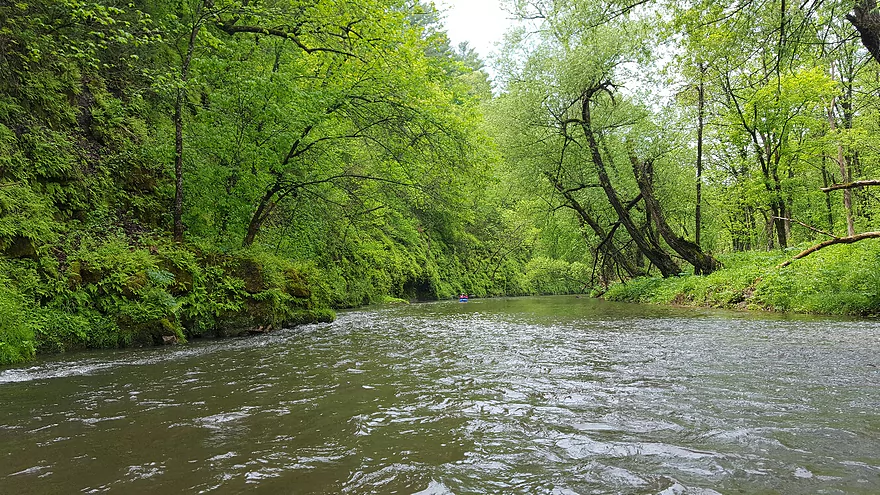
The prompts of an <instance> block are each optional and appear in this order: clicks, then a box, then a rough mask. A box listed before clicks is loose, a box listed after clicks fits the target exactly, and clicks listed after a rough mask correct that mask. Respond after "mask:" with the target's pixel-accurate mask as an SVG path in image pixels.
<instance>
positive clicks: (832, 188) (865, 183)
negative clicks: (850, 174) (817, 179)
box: [820, 180, 880, 193]
mask: <svg viewBox="0 0 880 495" xmlns="http://www.w3.org/2000/svg"><path fill="white" fill-rule="evenodd" d="M867 186H880V180H857V181H855V182H847V183H846V184H832V185H830V186H828V187H823V188H821V189H820V191H822V192H823V193H830V192H831V191H837V190H840V189H856V188H858V187H867Z"/></svg>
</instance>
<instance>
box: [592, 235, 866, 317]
mask: <svg viewBox="0 0 880 495" xmlns="http://www.w3.org/2000/svg"><path fill="white" fill-rule="evenodd" d="M796 253H797V250H790V251H788V252H786V253H757V252H750V253H734V254H731V255H728V256H724V257H723V261H724V263H725V267H724V268H723V269H722V270H718V271H717V272H715V273H712V274H711V275H708V276H705V277H698V276H693V275H688V276H683V277H679V278H673V279H661V278H657V277H643V278H638V279H635V280H630V281H628V282H626V283H620V284H616V285H614V286H612V287H611V288H609V290H608V291H607V292H606V293H605V294H604V297H605V298H607V299H609V300H615V301H630V302H642V303H654V304H683V305H688V306H710V307H719V308H737V309H766V310H772V311H794V312H800V313H817V314H838V315H860V316H867V315H877V314H880V277H878V275H877V273H878V272H877V270H878V269H880V246H878V245H877V244H876V243H873V244H872V243H861V244H855V245H850V246H834V247H831V248H826V249H823V250H820V251H818V252H817V253H815V254H813V255H811V256H808V257H806V258H803V259H801V260H797V261H795V262H794V263H792V264H791V265H789V266H788V267H786V268H781V269H780V268H778V265H779V263H780V262H782V261H784V260H786V259H788V258H790V257H791V256H794V254H796Z"/></svg>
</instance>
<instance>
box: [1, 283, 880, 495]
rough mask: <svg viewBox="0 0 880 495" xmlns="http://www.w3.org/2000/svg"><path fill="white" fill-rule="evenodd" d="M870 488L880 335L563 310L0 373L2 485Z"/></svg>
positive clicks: (621, 490)
mask: <svg viewBox="0 0 880 495" xmlns="http://www.w3.org/2000/svg"><path fill="white" fill-rule="evenodd" d="M103 492H113V493H126V494H137V493H267V494H268V493H273V494H274V493H295V494H313V493H314V494H319V493H320V494H336V493H340V494H367V493H378V494H386V493H388V494H391V493H400V494H419V495H442V494H470V493H523V494H559V495H565V494H661V495H682V494H700V495H708V494H717V493H721V494H771V493H779V494H814V493H822V494H877V493H880V322H876V321H873V320H841V319H829V318H811V317H805V316H784V315H771V314H752V313H736V312H720V311H710V310H701V309H683V308H669V307H653V306H638V305H626V304H614V303H607V302H602V301H595V300H590V299H577V298H574V297H541V298H513V299H494V300H480V299H472V300H471V301H470V302H468V303H458V302H438V303H427V304H413V305H409V306H401V307H390V308H372V309H364V310H357V311H349V312H342V313H340V314H339V318H338V320H337V321H336V322H334V323H332V324H322V325H309V326H303V327H298V328H293V329H286V330H282V331H279V332H276V333H273V334H268V335H264V336H257V337H251V338H246V339H229V340H218V341H195V342H192V343H190V344H187V345H185V346H179V347H166V348H153V349H142V350H128V351H103V352H89V353H76V354H70V355H66V356H54V357H50V358H46V359H43V360H41V361H38V362H37V363H35V364H31V365H28V366H25V367H17V368H5V369H0V493H3V494H7V493H8V494H49V493H59V494H61V493H64V494H67V493H103Z"/></svg>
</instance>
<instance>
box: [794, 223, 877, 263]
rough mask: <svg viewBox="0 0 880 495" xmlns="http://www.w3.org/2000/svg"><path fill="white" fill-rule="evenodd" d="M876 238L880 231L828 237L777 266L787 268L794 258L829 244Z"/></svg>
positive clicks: (809, 253) (803, 256) (802, 256)
mask: <svg viewBox="0 0 880 495" xmlns="http://www.w3.org/2000/svg"><path fill="white" fill-rule="evenodd" d="M876 238H880V232H863V233H861V234H856V235H853V236H849V237H835V238H834V239H828V240H827V241H825V242H820V243H819V244H816V245H815V246H813V247H811V248H808V249H805V250H803V251H801V252H800V253H799V254H798V255H797V256H795V257H794V258H792V259H790V260H788V261H786V262H785V263H781V264H780V265H779V266H778V267H777V268H785V267H786V266H788V265H790V264H791V263H792V262H793V261H794V260H799V259H801V258H805V257H807V256H809V255H811V254H813V253H815V252H816V251H818V250H820V249H822V248H826V247H828V246H833V245H835V244H852V243H854V242H858V241H861V240H864V239H876Z"/></svg>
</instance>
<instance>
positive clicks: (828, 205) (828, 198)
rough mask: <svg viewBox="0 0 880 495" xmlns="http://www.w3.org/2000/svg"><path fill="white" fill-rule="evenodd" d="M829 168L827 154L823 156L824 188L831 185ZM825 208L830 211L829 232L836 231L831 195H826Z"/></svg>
mask: <svg viewBox="0 0 880 495" xmlns="http://www.w3.org/2000/svg"><path fill="white" fill-rule="evenodd" d="M829 182H830V181H829V179H828V170H826V169H825V156H824V155H823V156H822V184H823V185H824V186H825V187H824V188H823V189H822V190H823V191H824V190H825V189H827V188H828V185H829ZM825 210H826V211H827V212H828V232H834V212H833V210H832V208H831V196H829V195H827V194H826V195H825Z"/></svg>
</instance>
